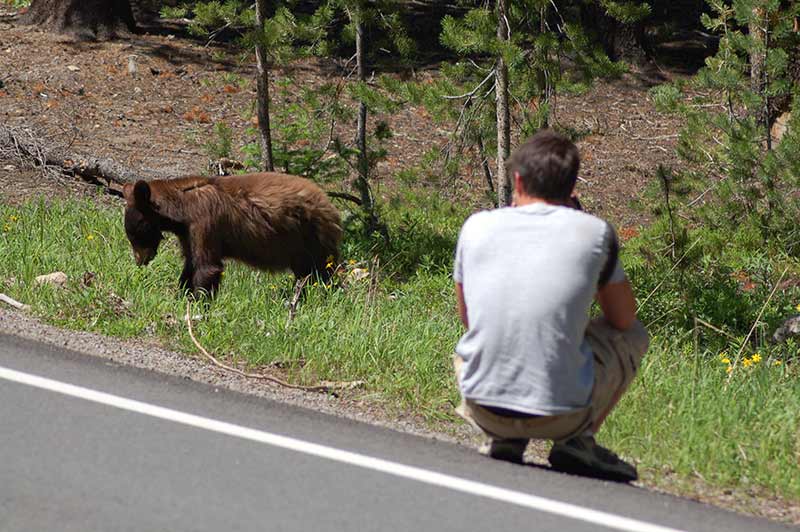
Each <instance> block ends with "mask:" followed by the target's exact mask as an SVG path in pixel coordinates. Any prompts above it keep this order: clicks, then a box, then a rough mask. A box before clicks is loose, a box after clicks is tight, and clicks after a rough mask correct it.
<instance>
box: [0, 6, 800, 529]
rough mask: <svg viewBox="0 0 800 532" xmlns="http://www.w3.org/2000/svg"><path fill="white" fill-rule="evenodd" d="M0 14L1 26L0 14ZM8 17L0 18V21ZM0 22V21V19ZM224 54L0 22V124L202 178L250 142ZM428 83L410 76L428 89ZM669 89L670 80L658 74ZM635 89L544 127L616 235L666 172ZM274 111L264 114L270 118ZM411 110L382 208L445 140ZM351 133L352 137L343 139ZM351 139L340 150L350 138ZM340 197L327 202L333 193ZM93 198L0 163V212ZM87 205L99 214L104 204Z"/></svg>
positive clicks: (137, 359)
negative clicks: (213, 146) (659, 172)
mask: <svg viewBox="0 0 800 532" xmlns="http://www.w3.org/2000/svg"><path fill="white" fill-rule="evenodd" d="M4 9H5V13H4V12H3V10H4ZM4 14H8V8H3V7H2V6H1V5H0V17H1V16H2V15H4ZM0 20H2V18H0ZM250 65H251V63H247V64H246V65H245V66H242V64H241V63H239V62H238V61H237V57H236V55H235V54H234V53H232V52H230V51H228V50H226V49H225V48H220V47H217V46H209V47H207V46H204V43H202V42H197V41H193V40H188V39H184V38H181V37H176V36H173V35H169V34H163V35H136V36H133V37H131V38H129V39H127V40H120V41H112V42H102V43H97V42H92V43H77V42H72V41H70V40H68V39H65V38H64V37H61V36H58V35H51V34H48V33H44V32H41V31H38V30H35V29H32V28H29V27H17V26H15V25H14V24H13V23H10V22H2V21H0V82H1V84H0V121H2V123H4V124H7V125H10V126H17V127H26V128H33V129H34V130H35V131H37V133H38V134H40V135H42V136H44V137H46V138H48V139H50V140H51V141H52V142H54V143H57V144H59V145H61V146H68V147H69V148H70V150H72V151H75V152H79V153H85V154H90V155H93V156H102V157H108V158H112V159H115V160H116V161H118V162H120V163H122V164H125V165H127V166H129V167H131V168H151V169H154V170H157V171H159V172H165V173H168V174H170V175H175V176H179V175H185V174H196V173H209V172H210V171H211V170H210V165H211V163H213V161H211V160H210V158H209V155H208V154H207V153H206V151H205V150H204V149H203V147H202V145H203V144H204V143H205V142H206V141H207V139H209V138H211V137H212V136H213V133H212V128H213V126H214V124H216V123H218V122H225V123H226V124H227V125H229V126H230V127H231V128H232V130H233V132H234V142H235V147H237V148H238V147H240V146H241V145H243V144H244V143H246V142H251V141H253V140H255V139H253V138H248V137H247V135H246V133H245V129H246V128H247V127H248V126H250V125H252V115H253V112H252V111H253V101H254V94H255V83H253V82H252V79H253V75H254V71H253V68H252V67H251V66H250ZM275 74H276V76H277V77H278V78H280V77H284V76H291V77H292V78H293V79H295V80H297V81H299V82H302V83H308V84H320V83H323V82H324V81H325V80H326V79H331V78H335V77H337V76H339V74H338V71H337V69H336V68H334V67H333V65H330V64H324V63H322V62H319V61H304V62H300V63H297V64H294V65H292V66H291V67H290V68H287V69H283V70H280V71H277V72H276V73H275ZM435 74H436V73H435V71H434V70H427V71H422V72H417V73H416V74H415V75H417V76H419V77H430V76H434V75H435ZM661 75H663V76H665V77H666V78H669V77H671V76H673V75H680V74H677V73H670V72H662V73H661ZM648 86H649V82H648V76H646V75H644V74H642V73H638V74H637V73H634V74H630V75H626V76H624V77H623V78H622V79H620V80H616V81H613V82H601V83H598V84H597V85H596V86H595V87H594V88H593V89H592V90H591V91H589V92H588V93H586V94H583V95H580V96H569V97H559V98H558V100H557V102H556V106H555V121H556V124H558V125H561V126H563V127H569V128H572V129H573V130H576V131H579V132H582V136H581V138H580V140H579V141H578V146H579V148H580V150H581V154H582V158H583V161H582V172H581V178H582V181H581V182H580V184H579V186H578V192H579V194H580V195H581V197H582V200H583V202H584V204H585V206H586V207H587V208H588V209H589V210H590V211H592V212H594V213H595V214H597V215H599V216H603V217H606V218H608V219H609V220H611V221H612V222H614V223H616V224H617V225H618V226H619V227H620V232H621V234H622V235H623V237H624V235H625V234H626V232H627V231H635V230H636V228H637V227H638V226H639V225H641V224H645V223H647V221H648V213H647V212H643V211H641V210H639V209H638V208H636V207H635V203H636V201H637V200H638V199H639V198H640V196H641V193H642V190H643V189H644V188H645V187H647V186H648V184H649V183H650V182H651V181H652V179H653V175H654V170H655V168H656V167H657V166H658V165H659V164H664V165H668V166H669V165H677V164H678V163H677V160H676V156H675V149H674V148H675V143H676V141H677V133H678V131H679V122H678V119H677V118H676V117H672V116H664V115H662V114H659V113H658V112H656V110H655V109H654V107H653V104H652V102H651V101H650V100H649V99H648V96H647V89H648ZM281 104H282V102H281V101H276V102H275V103H274V105H275V106H280V105H281ZM427 116H428V115H427V113H426V112H425V111H424V110H423V109H418V108H414V107H411V106H409V107H407V108H405V109H403V110H401V111H400V112H399V113H397V114H395V115H392V116H385V117H380V118H382V119H385V120H387V121H388V122H389V125H390V127H391V129H392V130H393V133H394V136H393V137H392V138H391V139H390V141H389V144H388V146H387V148H388V150H389V153H388V156H387V158H386V160H385V161H384V162H382V163H381V164H380V165H379V166H378V168H377V170H376V175H375V182H376V192H377V195H378V196H379V197H383V198H384V199H387V198H388V197H389V196H390V195H391V193H392V191H393V189H394V176H395V174H396V172H397V171H398V170H400V169H402V168H406V167H409V166H411V165H414V164H416V163H417V162H418V161H419V160H420V158H421V156H422V154H423V153H424V152H425V151H427V150H428V149H429V147H430V146H432V145H443V144H444V143H445V142H446V140H447V128H446V127H445V126H443V125H441V124H435V123H432V122H431V121H430V120H429V119H428V118H427ZM353 129H355V126H354V125H353ZM351 137H352V133H350V134H349V135H346V136H343V138H351ZM474 163H475V164H472V165H470V166H469V167H468V169H467V170H466V173H465V174H464V175H462V176H459V179H458V181H457V182H455V183H452V184H450V185H449V186H448V189H447V190H445V191H444V192H443V193H445V194H448V195H451V196H453V198H454V199H457V200H459V201H466V202H469V203H470V204H473V205H475V207H476V208H477V207H486V206H487V205H485V203H483V200H482V198H483V197H484V195H483V190H484V187H485V185H484V178H483V174H482V172H481V170H480V167H479V165H478V164H477V161H474ZM346 188H347V186H346V184H342V185H341V189H346ZM80 195H93V196H95V197H98V196H97V191H96V189H95V187H93V186H90V185H86V184H84V183H83V182H81V181H79V180H77V179H72V178H53V177H45V176H43V175H42V174H41V173H40V172H39V171H38V170H36V169H31V168H25V167H23V166H22V165H21V164H20V163H19V162H18V161H16V160H0V202H3V203H20V202H23V201H25V200H27V199H30V198H33V197H40V196H42V197H45V198H52V197H75V196H80ZM101 201H111V202H113V200H112V199H110V198H107V199H104V200H101ZM0 331H4V332H14V333H16V334H22V335H25V336H28V337H33V338H37V339H41V340H44V341H49V342H54V341H56V340H54V338H57V339H58V340H57V341H58V343H60V344H64V345H67V346H69V347H73V348H75V349H78V350H81V351H84V352H88V353H91V354H94V355H97V356H106V357H111V358H114V359H115V360H120V361H124V362H125V363H129V364H133V365H138V366H143V367H148V368H152V369H156V370H158V371H163V372H167V373H173V374H178V375H183V376H187V377H190V378H193V379H196V380H200V381H203V382H208V383H210V384H213V385H218V386H224V387H227V388H232V389H236V390H240V391H246V392H248V393H254V394H258V395H262V396H268V397H271V398H275V399H280V400H285V401H290V402H295V403H298V404H302V405H305V406H309V407H311V408H317V409H321V410H324V411H327V412H330V413H333V414H337V415H342V416H347V417H354V418H357V419H361V420H364V421H369V422H372V423H380V424H384V425H387V426H391V427H394V428H396V429H398V430H404V431H411V432H417V433H423V434H427V435H428V436H431V437H437V438H445V439H449V440H454V441H458V442H461V443H463V444H467V445H475V443H476V438H475V436H474V435H472V434H470V433H469V432H468V431H467V430H466V429H465V427H464V426H458V427H452V426H449V427H445V428H438V429H437V430H432V429H431V427H430V426H428V425H426V424H425V423H423V422H422V421H421V420H420V419H418V418H417V417H415V416H414V415H413V414H407V415H405V414H403V415H398V413H397V412H396V411H393V410H392V409H387V408H385V407H384V406H381V405H380V404H378V403H376V402H374V400H370V399H369V398H359V397H358V396H357V395H353V396H346V395H345V396H342V397H339V398H338V399H336V398H331V397H328V396H320V395H319V394H304V393H302V392H297V391H293V390H285V389H281V388H276V387H275V386H271V385H266V384H264V383H261V382H256V383H253V382H250V381H247V380H246V379H243V378H239V377H236V376H231V375H224V374H220V373H219V372H218V371H217V370H215V369H212V368H211V367H210V366H209V365H208V364H205V363H203V362H201V361H199V360H194V359H188V358H186V357H184V356H181V355H176V354H174V353H169V352H167V351H164V350H162V349H160V348H159V347H158V346H155V345H152V344H151V343H148V341H146V340H142V341H136V342H121V341H117V340H114V339H109V338H104V337H99V336H96V335H92V334H88V333H79V332H63V331H56V330H55V329H53V328H51V327H49V326H46V325H43V324H41V323H39V322H38V321H36V320H34V319H32V318H30V317H27V316H25V315H24V314H21V313H19V312H11V311H8V310H4V309H0ZM545 456H546V449H545V447H544V446H535V447H534V448H533V449H532V450H531V457H530V458H531V459H532V460H534V461H544V457H545ZM640 485H641V486H642V487H647V488H650V489H658V490H663V491H666V492H669V493H673V494H677V495H681V496H684V497H690V498H693V499H696V500H699V501H702V502H706V503H710V504H714V505H718V506H722V507H725V508H729V509H731V510H734V511H739V512H745V513H749V514H754V515H758V516H763V517H766V518H769V519H774V520H778V521H783V522H787V523H793V524H800V505H798V504H797V503H796V502H790V501H785V500H781V499H778V498H776V497H773V496H771V495H768V494H763V493H754V492H744V491H742V492H737V491H728V490H725V491H722V490H719V489H714V488H710V487H709V486H707V485H706V484H705V483H704V482H703V481H702V480H701V479H696V480H693V481H688V482H687V481H678V480H675V479H674V478H673V477H672V476H671V475H670V474H669V472H660V471H652V472H651V471H645V472H643V479H642V481H641V482H640Z"/></svg>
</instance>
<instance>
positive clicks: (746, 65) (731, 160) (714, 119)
mask: <svg viewBox="0 0 800 532" xmlns="http://www.w3.org/2000/svg"><path fill="white" fill-rule="evenodd" d="M709 6H710V8H711V13H710V14H707V15H704V16H703V19H702V21H703V24H704V25H705V27H706V28H707V29H708V30H710V31H714V32H716V33H718V34H719V35H720V44H719V51H718V52H717V54H716V55H715V56H713V57H709V58H708V59H707V60H706V67H705V68H703V69H702V70H701V71H700V72H699V74H698V75H697V77H696V78H695V79H694V80H693V81H692V82H691V83H690V84H689V85H688V86H687V87H686V88H687V89H689V90H687V91H686V93H685V94H684V93H683V92H682V90H681V89H682V88H683V87H681V86H675V85H668V86H662V87H658V88H656V89H655V90H654V91H653V96H654V98H655V100H656V103H657V104H658V105H659V106H660V107H661V108H662V109H671V110H675V111H678V112H681V113H682V114H683V115H684V116H685V117H686V123H687V126H686V127H685V128H684V130H683V131H682V132H681V136H680V141H679V153H680V154H681V155H682V156H683V158H684V159H685V160H687V161H688V162H689V163H690V165H691V168H692V172H691V175H690V177H693V178H694V180H695V181H696V182H697V183H698V187H699V188H702V189H703V191H704V193H703V195H702V199H704V200H706V202H707V207H706V208H705V209H702V210H701V211H700V215H701V216H702V218H703V220H705V221H706V222H708V223H711V224H713V225H715V226H718V225H722V226H725V227H728V228H729V229H730V230H732V231H736V230H739V229H741V228H742V227H744V226H751V225H752V227H754V228H756V229H757V230H758V231H760V232H761V234H762V236H763V238H765V239H772V238H778V239H781V240H784V239H785V240H786V242H787V249H788V250H790V251H791V252H792V253H800V243H799V242H797V238H796V236H797V228H796V223H795V220H796V219H797V216H798V214H800V199H798V198H797V197H796V195H795V194H793V192H792V191H793V190H796V189H797V187H798V186H800V172H798V170H800V167H799V166H798V163H797V161H796V155H795V154H796V153H797V151H798V150H800V144H797V142H798V133H800V132H798V131H797V129H796V128H797V123H798V120H797V119H798V117H797V113H796V112H794V111H792V119H791V120H790V121H789V133H788V134H787V135H785V136H784V138H783V140H782V141H781V142H780V144H779V145H778V146H774V145H773V142H772V137H771V132H770V129H771V125H772V123H773V121H774V119H775V114H776V106H775V105H774V103H775V102H777V101H785V102H789V101H791V102H792V103H791V104H789V105H788V106H789V107H791V108H795V107H796V106H797V102H798V98H800V92H799V91H798V87H796V86H794V84H793V82H792V76H791V73H790V72H789V70H788V66H789V58H790V54H789V52H790V51H792V50H795V49H796V47H797V46H798V45H800V37H798V34H797V33H796V32H795V31H794V24H795V20H796V18H797V17H798V16H800V6H798V5H796V4H794V3H790V4H788V5H787V4H782V3H780V2H775V1H772V0H733V1H732V2H726V1H723V0H710V1H709ZM714 198H716V199H714Z"/></svg>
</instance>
